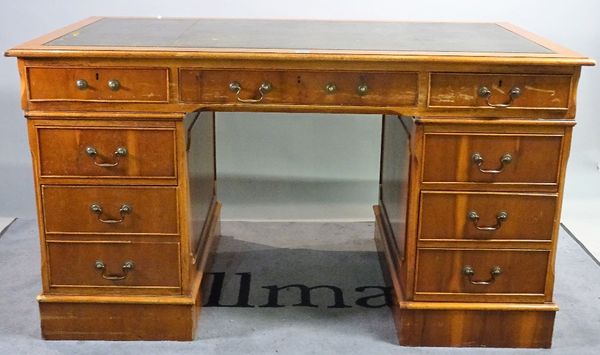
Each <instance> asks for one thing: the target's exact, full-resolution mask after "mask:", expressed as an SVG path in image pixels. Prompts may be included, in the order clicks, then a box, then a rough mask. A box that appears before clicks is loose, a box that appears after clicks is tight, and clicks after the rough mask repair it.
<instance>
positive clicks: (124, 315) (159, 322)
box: [39, 302, 196, 341]
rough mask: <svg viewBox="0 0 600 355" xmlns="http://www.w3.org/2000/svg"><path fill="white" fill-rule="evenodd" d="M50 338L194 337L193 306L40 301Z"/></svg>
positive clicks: (44, 332) (44, 333) (44, 334)
mask: <svg viewBox="0 0 600 355" xmlns="http://www.w3.org/2000/svg"><path fill="white" fill-rule="evenodd" d="M39 306H40V321H41V328H42V337H44V339H47V340H179V341H190V340H192V339H193V338H194V327H195V324H194V323H195V319H196V318H195V317H194V306H193V305H178V304H175V305H173V304H121V303H100V302H98V303H68V302H63V303H50V302H40V304H39Z"/></svg>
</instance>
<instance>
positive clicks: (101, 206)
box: [42, 185, 179, 234]
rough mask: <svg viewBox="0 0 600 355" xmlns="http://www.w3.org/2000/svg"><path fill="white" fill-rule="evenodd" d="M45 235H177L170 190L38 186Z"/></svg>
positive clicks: (174, 192)
mask: <svg viewBox="0 0 600 355" xmlns="http://www.w3.org/2000/svg"><path fill="white" fill-rule="evenodd" d="M42 206H43V209H44V218H45V227H46V233H112V234H120V233H127V234H130V233H135V234H178V232H179V230H178V223H177V221H178V219H177V217H178V204H177V189H176V188H174V187H137V186H136V187H133V186H132V187H106V186H94V187H92V186H52V185H43V186H42Z"/></svg>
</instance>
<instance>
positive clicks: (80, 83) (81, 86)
mask: <svg viewBox="0 0 600 355" xmlns="http://www.w3.org/2000/svg"><path fill="white" fill-rule="evenodd" d="M75 86H76V87H77V88H78V89H79V90H85V89H87V88H88V86H89V85H88V82H87V81H86V80H84V79H77V81H76V82H75Z"/></svg>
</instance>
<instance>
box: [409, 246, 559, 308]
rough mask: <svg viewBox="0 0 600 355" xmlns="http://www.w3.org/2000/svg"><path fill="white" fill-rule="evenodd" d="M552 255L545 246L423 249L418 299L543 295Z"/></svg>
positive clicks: (419, 260)
mask: <svg viewBox="0 0 600 355" xmlns="http://www.w3.org/2000/svg"><path fill="white" fill-rule="evenodd" d="M549 255H550V252H549V251H545V250H509V249H501V250H469V249H454V250H446V249H444V250H442V249H420V250H419V251H418V261H417V264H418V271H417V279H416V283H415V285H416V286H415V287H416V290H415V291H416V296H415V299H418V300H442V299H443V298H444V297H446V298H447V299H448V300H452V299H459V298H460V297H464V298H465V299H466V298H469V297H471V299H479V300H482V301H483V300H485V299H486V298H488V299H491V298H494V297H496V298H497V297H498V296H500V297H502V296H506V297H507V298H508V297H511V296H517V297H518V296H525V297H527V296H529V297H534V296H538V297H539V296H543V295H544V292H545V286H546V273H547V267H548V258H549ZM474 295H475V296H476V297H475V298H474V297H473V296H474Z"/></svg>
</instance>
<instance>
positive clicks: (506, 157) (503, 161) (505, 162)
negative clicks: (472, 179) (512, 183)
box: [471, 152, 513, 174]
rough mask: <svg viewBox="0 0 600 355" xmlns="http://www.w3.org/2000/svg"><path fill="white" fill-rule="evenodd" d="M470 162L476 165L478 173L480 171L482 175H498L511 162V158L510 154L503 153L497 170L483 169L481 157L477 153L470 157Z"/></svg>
mask: <svg viewBox="0 0 600 355" xmlns="http://www.w3.org/2000/svg"><path fill="white" fill-rule="evenodd" d="M471 160H472V161H473V163H475V165H477V167H478V168H479V171H481V172H482V173H484V174H500V173H501V172H503V171H504V168H505V167H506V165H508V164H510V162H512V160H513V157H512V155H510V153H505V154H504V155H503V156H501V157H500V167H499V168H497V169H484V168H483V156H482V155H481V154H480V153H478V152H475V153H473V155H472V156H471Z"/></svg>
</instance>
